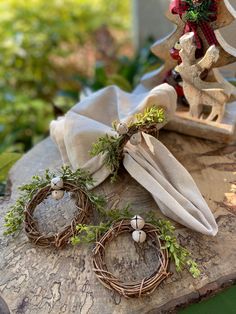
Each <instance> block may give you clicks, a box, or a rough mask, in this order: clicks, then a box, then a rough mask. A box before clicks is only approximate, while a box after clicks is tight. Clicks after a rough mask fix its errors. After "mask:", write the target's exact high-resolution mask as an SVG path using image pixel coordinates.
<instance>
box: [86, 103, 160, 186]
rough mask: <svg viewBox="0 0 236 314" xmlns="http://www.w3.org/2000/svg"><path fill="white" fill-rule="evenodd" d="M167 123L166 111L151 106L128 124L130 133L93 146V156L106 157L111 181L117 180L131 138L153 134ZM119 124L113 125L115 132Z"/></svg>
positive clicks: (104, 137)
mask: <svg viewBox="0 0 236 314" xmlns="http://www.w3.org/2000/svg"><path fill="white" fill-rule="evenodd" d="M164 121H165V111H164V109H163V108H161V107H157V106H155V105H154V106H151V107H149V108H146V109H145V110H144V112H142V113H137V114H136V115H135V116H134V119H133V120H132V121H131V122H130V123H129V124H128V132H127V133H126V134H122V135H118V134H117V135H108V134H106V135H105V136H102V137H100V138H99V139H98V140H97V142H96V143H94V144H93V145H92V149H91V151H90V154H91V156H93V157H94V156H97V155H100V154H101V155H104V163H105V165H106V167H107V168H108V169H109V170H110V171H111V175H112V176H111V181H112V182H114V181H115V180H116V179H117V176H118V171H119V168H120V164H121V161H122V159H123V148H124V146H125V144H126V143H127V142H128V140H129V139H130V137H131V136H132V135H133V134H135V133H137V132H146V133H152V132H153V131H154V130H156V125H157V124H160V123H163V122H164ZM117 125H118V122H117V121H114V122H113V123H112V126H113V129H114V131H117Z"/></svg>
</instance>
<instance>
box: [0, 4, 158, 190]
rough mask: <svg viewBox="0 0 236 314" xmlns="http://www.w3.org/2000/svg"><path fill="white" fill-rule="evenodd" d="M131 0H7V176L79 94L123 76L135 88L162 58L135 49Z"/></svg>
mask: <svg viewBox="0 0 236 314" xmlns="http://www.w3.org/2000/svg"><path fill="white" fill-rule="evenodd" d="M130 6H131V1H120V0H112V1H110V0H93V1H91V0H51V1H48V0H27V1H19V0H1V1H0V15H1V19H0V184H1V189H2V190H1V191H0V194H1V193H3V189H4V182H5V180H6V178H7V173H8V170H9V168H10V167H11V166H12V164H13V163H14V162H15V161H16V160H17V159H18V158H19V157H20V156H21V154H23V153H24V152H26V151H27V150H29V149H30V148H31V147H32V146H33V145H34V144H36V143H37V142H39V141H40V140H42V139H43V138H44V137H45V136H47V135H48V127H49V122H50V121H51V120H52V119H54V118H55V117H56V116H58V115H61V114H63V113H64V112H65V111H67V110H68V109H69V108H70V107H71V106H72V105H73V104H75V103H76V102H77V101H78V100H79V99H80V95H81V93H84V90H85V88H90V89H91V90H93V91H95V90H97V89H100V88H102V87H104V86H107V85H109V84H113V83H114V84H116V85H118V86H120V87H121V88H123V89H124V90H127V91H131V90H132V88H133V86H134V85H135V84H136V83H137V82H138V79H139V78H140V76H141V75H142V74H143V73H144V72H145V71H149V70H150V69H151V68H152V67H153V66H154V65H156V62H157V59H156V58H155V57H154V56H152V55H151V54H150V52H149V49H148V45H147V48H145V47H144V48H143V49H141V50H140V51H139V52H138V53H135V52H134V49H133V46H132V40H131V24H132V17H131V7H130Z"/></svg>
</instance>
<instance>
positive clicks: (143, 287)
mask: <svg viewBox="0 0 236 314" xmlns="http://www.w3.org/2000/svg"><path fill="white" fill-rule="evenodd" d="M136 231H138V230H135V231H133V228H132V227H131V224H130V220H122V221H119V222H117V223H115V224H114V225H112V227H111V228H110V229H109V230H108V231H107V232H106V233H105V234H104V235H103V236H102V237H101V238H100V240H98V241H97V242H96V246H95V248H94V250H93V270H94V272H95V274H96V276H97V278H98V279H99V281H100V282H101V283H102V284H103V285H104V286H105V287H106V288H108V289H110V290H114V291H116V292H117V293H119V294H120V295H122V296H123V297H125V298H140V297H142V296H145V295H150V294H151V293H152V292H154V290H155V289H156V288H157V287H158V286H159V285H160V283H161V282H162V281H163V280H164V279H166V278H167V277H168V276H169V275H170V273H169V272H168V270H167V268H168V264H169V258H168V251H167V249H166V247H165V243H164V242H162V240H160V232H159V230H158V229H157V228H156V227H155V226H154V225H152V224H148V223H146V224H145V226H144V228H143V230H140V231H141V232H143V233H145V234H146V235H147V237H148V238H149V239H150V240H151V242H152V243H153V244H154V246H153V247H155V248H156V250H157V252H158V256H159V260H160V264H159V265H158V266H157V269H156V270H155V271H154V273H153V274H152V275H151V276H149V277H145V278H143V279H142V280H141V281H140V282H137V281H136V282H123V281H122V280H120V279H119V278H117V277H116V276H115V275H113V274H112V273H110V272H109V270H108V268H107V265H106V262H105V255H106V246H107V245H108V244H109V243H110V242H111V241H112V240H113V239H116V238H117V237H118V236H119V235H120V234H124V233H129V234H130V233H132V232H136Z"/></svg>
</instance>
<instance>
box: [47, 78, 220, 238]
mask: <svg viewBox="0 0 236 314" xmlns="http://www.w3.org/2000/svg"><path fill="white" fill-rule="evenodd" d="M176 100H177V96H176V92H175V90H174V88H173V87H171V86H170V85H168V84H162V85H160V86H157V87H155V88H154V89H152V90H151V91H149V92H144V91H142V92H140V93H132V94H130V93H126V92H124V91H122V90H120V89H119V88H118V87H116V86H110V87H107V88H104V89H102V90H100V91H98V92H96V93H94V94H92V95H91V96H89V97H87V98H85V99H84V100H82V101H81V102H80V103H78V104H76V105H75V106H74V107H73V108H72V109H71V110H69V112H68V113H67V114H66V115H65V116H64V117H63V118H59V119H58V120H56V121H52V122H51V125H50V131H51V137H52V139H53V140H54V141H55V143H56V144H57V146H58V148H59V150H60V153H61V156H62V159H63V162H64V163H65V164H69V165H70V166H71V167H72V168H73V169H77V168H83V169H87V170H89V171H90V173H91V174H92V175H93V177H94V179H95V184H96V185H99V184H100V183H102V182H103V181H104V180H105V179H106V178H107V177H108V176H109V175H110V170H109V169H108V168H107V167H106V166H105V164H104V158H105V156H104V155H99V156H95V157H92V158H91V156H90V154H89V151H90V150H91V147H92V144H93V143H95V142H96V141H97V139H98V138H99V137H101V136H104V135H105V134H109V135H117V133H116V132H115V131H114V130H113V129H112V128H111V124H112V122H113V121H115V120H116V121H120V122H123V123H129V122H130V121H131V120H132V119H133V116H134V114H136V113H140V112H143V111H144V109H145V108H149V107H152V106H153V105H156V106H157V107H158V106H161V107H162V108H164V109H165V116H166V120H165V123H166V122H167V121H168V120H170V119H171V118H172V116H173V114H174V112H175V109H176ZM163 125H164V123H163V124H158V125H157V128H161V127H162V126H163ZM123 164H124V167H125V168H126V170H127V171H128V172H129V173H130V175H131V176H132V177H133V178H134V179H136V180H137V181H138V182H139V183H140V184H141V185H142V186H143V187H144V188H146V189H147V190H148V191H149V192H150V193H151V194H152V196H153V198H154V199H155V201H156V203H157V204H158V206H159V208H160V210H161V211H162V212H163V214H165V215H166V216H168V217H170V218H172V219H173V220H175V221H177V222H179V223H181V224H183V225H185V226H187V227H189V228H191V229H193V230H195V231H198V232H201V233H203V234H207V235H213V236H214V235H216V233H217V231H218V228H217V224H216V222H215V219H214V216H213V215H212V213H211V211H210V209H209V207H208V206H207V204H206V202H205V201H204V199H203V197H202V195H201V193H200V192H199V190H198V188H197V186H196V184H195V183H194V181H193V179H192V177H191V176H190V174H189V173H188V172H187V170H186V169H185V168H184V167H183V166H182V165H181V164H180V163H179V162H178V161H177V160H176V159H175V158H174V156H173V155H172V154H171V153H170V152H169V151H168V149H167V148H166V147H165V146H164V145H163V144H162V143H161V142H160V141H159V140H157V139H156V138H154V137H153V136H151V135H148V134H145V133H142V136H141V142H140V143H139V144H137V145H132V144H131V143H130V141H128V143H127V144H126V145H125V148H124V159H123Z"/></svg>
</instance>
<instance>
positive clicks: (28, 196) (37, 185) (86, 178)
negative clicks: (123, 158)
mask: <svg viewBox="0 0 236 314" xmlns="http://www.w3.org/2000/svg"><path fill="white" fill-rule="evenodd" d="M55 176H60V177H61V178H62V179H63V180H64V181H68V182H71V183H74V184H75V185H77V186H80V187H81V189H87V187H91V186H92V185H93V184H94V180H93V178H92V176H91V175H90V174H89V173H88V172H87V171H85V170H82V169H77V170H76V171H72V170H71V169H70V168H69V167H68V166H63V167H62V168H61V169H60V170H59V171H58V172H52V171H50V170H48V169H47V170H46V171H45V174H44V175H43V176H38V175H36V176H33V177H32V180H31V182H30V183H27V184H24V185H22V186H20V187H19V190H20V196H19V198H18V199H17V200H16V202H15V204H14V205H13V206H11V208H10V210H9V212H8V213H7V214H6V216H5V224H4V226H5V227H6V231H5V235H9V234H13V233H15V232H16V231H18V230H20V228H21V225H22V222H23V220H24V209H25V206H26V204H27V203H28V202H29V201H31V200H32V198H33V196H34V195H35V193H36V192H37V191H38V190H39V189H41V188H43V187H45V186H47V185H49V184H50V183H51V180H52V178H54V177H55ZM86 193H87V194H88V196H89V199H90V201H91V202H92V203H93V205H94V206H95V207H98V208H101V207H103V206H104V203H105V200H104V198H103V197H102V196H99V195H94V194H93V193H92V192H89V191H86Z"/></svg>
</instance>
